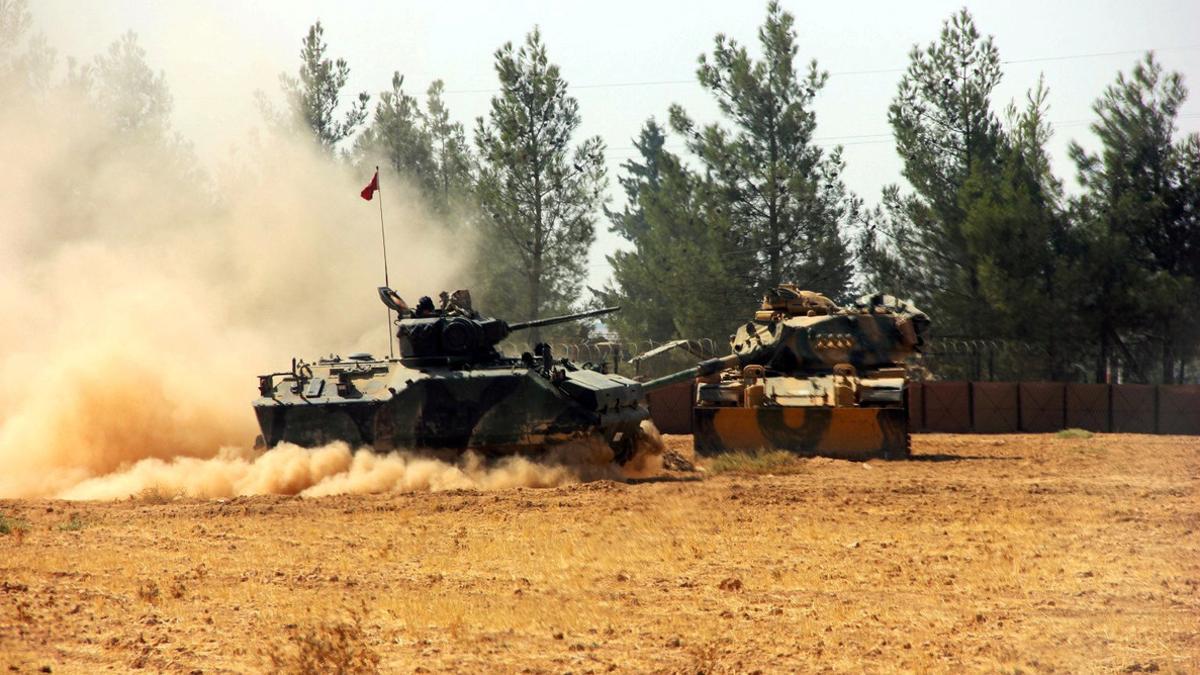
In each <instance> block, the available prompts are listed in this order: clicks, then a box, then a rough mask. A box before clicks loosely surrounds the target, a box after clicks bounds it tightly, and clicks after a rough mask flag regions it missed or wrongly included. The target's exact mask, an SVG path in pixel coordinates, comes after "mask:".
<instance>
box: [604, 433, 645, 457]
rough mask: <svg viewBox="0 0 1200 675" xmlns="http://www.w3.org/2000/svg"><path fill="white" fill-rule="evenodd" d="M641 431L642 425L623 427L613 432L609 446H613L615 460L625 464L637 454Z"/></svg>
mask: <svg viewBox="0 0 1200 675" xmlns="http://www.w3.org/2000/svg"><path fill="white" fill-rule="evenodd" d="M639 433H641V427H640V426H638V425H633V426H631V427H623V428H620V429H617V430H616V431H615V432H613V435H612V436H611V437H609V439H608V446H609V447H610V448H612V451H613V461H614V462H616V463H617V464H620V465H624V464H625V463H626V462H628V461H629V460H631V459H633V456H634V455H635V454H637V442H638V434H639Z"/></svg>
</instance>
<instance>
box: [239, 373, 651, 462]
mask: <svg viewBox="0 0 1200 675" xmlns="http://www.w3.org/2000/svg"><path fill="white" fill-rule="evenodd" d="M352 368H354V370H353V371H352V372H353V373H354V377H353V378H347V377H345V376H344V375H343V376H342V377H341V381H342V382H343V385H342V386H341V387H340V388H339V387H338V385H337V382H338V381H339V375H340V374H342V373H344V372H345V371H346V370H347V366H346V365H345V363H344V362H338V363H329V364H317V365H313V366H310V367H309V370H308V371H306V378H305V379H304V380H303V381H302V382H301V383H297V379H296V377H294V376H293V377H289V376H285V377H283V378H282V380H281V381H279V382H277V383H276V382H275V381H271V382H270V383H269V384H270V385H271V388H270V390H269V393H270V396H264V397H262V398H259V399H258V400H257V401H255V403H254V411H255V415H256V416H257V418H258V422H259V428H260V429H261V431H262V437H263V443H264V445H265V446H267V447H273V446H275V445H278V444H279V443H292V444H295V445H299V446H302V447H319V446H322V445H326V444H328V443H332V442H335V441H341V442H345V443H347V444H349V445H350V446H351V447H352V448H354V449H358V448H364V447H366V448H371V449H373V450H376V451H381V452H388V451H392V450H398V449H405V450H422V451H429V453H430V454H435V455H438V456H442V455H454V454H456V453H461V452H463V451H466V450H472V451H476V452H478V453H480V454H483V455H506V454H514V453H523V454H537V453H538V452H540V451H542V450H545V449H546V448H548V447H551V446H554V445H558V444H562V443H566V442H570V441H573V440H577V439H581V438H589V437H591V438H599V439H601V440H603V441H605V442H607V443H609V444H610V445H613V446H614V450H615V451H617V453H618V454H620V446H621V442H622V440H624V437H626V436H630V437H632V436H633V435H634V434H636V432H637V429H638V427H639V425H640V423H641V421H642V420H645V419H648V418H649V411H648V409H647V408H646V406H645V403H644V398H643V396H642V393H641V391H640V386H639V385H638V383H636V382H633V381H632V380H626V379H624V378H620V377H618V376H612V375H602V374H600V373H595V372H592V371H583V370H576V371H573V372H562V373H560V374H559V376H558V377H557V378H555V379H554V380H552V379H551V378H550V377H547V376H546V375H545V374H543V373H542V372H540V371H538V370H536V369H531V368H527V367H524V366H523V365H520V364H519V363H517V362H513V361H511V360H506V361H504V362H502V363H498V364H496V365H495V366H494V367H476V368H473V369H470V370H465V369H456V368H441V367H422V368H412V367H408V366H405V365H403V364H401V363H399V362H397V361H390V362H379V361H376V362H371V363H368V364H361V365H358V366H352ZM321 381H324V384H323V385H322V384H314V383H320V382H321ZM346 382H349V385H347V384H345V383H346Z"/></svg>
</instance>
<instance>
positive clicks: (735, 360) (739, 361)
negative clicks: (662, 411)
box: [642, 354, 749, 391]
mask: <svg viewBox="0 0 1200 675" xmlns="http://www.w3.org/2000/svg"><path fill="white" fill-rule="evenodd" d="M747 356H748V355H743V354H730V355H728V356H721V357H718V358H715V359H706V360H704V361H701V362H700V363H698V364H696V365H694V366H692V367H691V368H688V369H686V370H680V371H678V372H675V373H671V374H670V375H663V376H662V377H658V378H655V379H653V380H647V381H646V382H643V383H642V391H654V390H655V389H662V388H663V387H669V386H670V385H672V384H675V383H676V382H684V381H686V380H690V379H693V378H696V377H703V376H705V375H712V374H713V373H719V372H721V371H722V370H725V369H726V368H733V367H735V366H741V365H743V364H744V363H745V362H747V361H749V358H747Z"/></svg>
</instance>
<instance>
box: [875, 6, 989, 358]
mask: <svg viewBox="0 0 1200 675" xmlns="http://www.w3.org/2000/svg"><path fill="white" fill-rule="evenodd" d="M909 59H910V63H909V66H908V69H907V71H906V72H905V74H904V75H903V77H902V78H901V79H900V85H899V89H898V92H897V94H896V97H895V99H894V100H893V102H892V105H891V107H890V109H889V111H888V118H889V121H890V123H891V125H892V130H893V133H894V135H895V140H896V150H897V152H898V153H899V154H900V157H901V158H902V160H903V161H904V170H903V175H904V177H905V178H906V179H907V180H908V182H909V183H910V184H911V185H912V186H913V188H914V189H915V191H916V193H915V194H912V195H903V194H901V192H900V190H899V189H898V188H896V187H894V186H889V187H888V188H885V190H884V199H883V204H882V210H881V211H880V212H877V213H876V214H875V218H874V220H875V222H874V227H873V228H869V229H868V230H867V232H868V237H867V242H866V245H865V246H864V249H865V251H864V257H863V260H864V262H865V263H866V265H867V268H868V269H867V275H868V278H870V279H871V280H872V281H873V282H874V283H875V284H877V285H882V284H886V283H887V282H888V281H889V280H892V281H899V282H900V285H901V286H902V287H901V288H898V289H897V291H899V292H902V293H905V294H911V295H912V296H913V297H914V299H915V300H916V301H917V303H918V304H919V305H920V306H921V307H922V309H925V310H926V311H928V312H930V314H931V316H934V317H936V324H935V325H936V326H937V328H938V330H939V332H940V333H942V334H943V335H945V334H950V335H955V334H957V335H966V336H968V337H981V336H983V335H985V334H988V331H989V330H990V329H989V324H990V323H991V322H992V318H991V317H989V316H988V314H987V307H988V305H987V303H986V302H985V301H984V298H983V289H982V287H981V282H980V278H979V260H978V257H977V256H976V255H975V253H974V251H973V249H972V247H971V246H970V245H969V244H968V241H967V238H966V234H965V233H964V231H963V225H964V222H965V220H966V217H967V211H968V209H969V208H970V201H969V199H966V200H964V193H963V188H964V186H965V185H966V184H967V182H968V180H970V179H971V178H972V177H973V176H974V177H975V179H976V181H977V182H978V181H981V180H983V181H990V180H993V179H994V178H995V177H996V176H997V174H998V170H999V169H998V166H997V157H998V152H999V150H1000V148H1001V145H1002V143H1003V138H1002V136H1003V134H1002V129H1001V125H1000V122H999V119H998V118H997V117H996V115H995V114H994V113H993V112H992V109H991V94H992V90H993V89H994V88H995V86H996V85H997V84H998V83H999V81H1000V77H1001V72H1000V54H999V52H998V51H997V49H996V47H995V45H994V44H993V43H992V39H991V37H983V36H981V35H980V33H979V31H978V29H977V28H976V27H975V22H974V19H972V17H971V15H970V13H969V12H968V11H967V10H966V9H963V10H961V11H959V12H958V13H956V14H955V15H953V16H952V17H951V18H950V19H948V20H946V21H945V22H944V23H943V25H942V32H941V35H940V36H939V39H938V40H937V41H935V42H933V43H931V44H929V45H928V46H927V47H925V48H924V49H920V48H919V47H916V46H914V47H913V49H912V51H911V52H910V54H909ZM881 240H882V241H881ZM898 270H899V271H900V274H899V275H896V274H895V272H897V271H898ZM973 375H974V376H978V375H979V373H978V372H976V373H973Z"/></svg>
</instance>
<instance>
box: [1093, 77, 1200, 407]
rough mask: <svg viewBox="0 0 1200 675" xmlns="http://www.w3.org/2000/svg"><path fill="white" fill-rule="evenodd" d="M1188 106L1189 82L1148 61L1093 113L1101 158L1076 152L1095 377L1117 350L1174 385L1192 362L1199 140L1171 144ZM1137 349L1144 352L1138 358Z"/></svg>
mask: <svg viewBox="0 0 1200 675" xmlns="http://www.w3.org/2000/svg"><path fill="white" fill-rule="evenodd" d="M1186 99H1187V89H1186V87H1185V86H1184V84H1183V78H1182V77H1181V76H1180V75H1179V74H1178V73H1168V72H1164V70H1163V68H1162V65H1161V64H1160V63H1159V62H1158V61H1157V60H1156V59H1155V58H1154V56H1153V54H1147V55H1146V57H1145V58H1144V59H1143V60H1142V61H1140V62H1139V63H1137V64H1136V65H1135V66H1134V68H1133V69H1132V70H1131V71H1130V72H1129V74H1128V75H1126V74H1125V73H1121V74H1119V75H1118V77H1117V81H1116V82H1115V83H1114V84H1112V85H1110V86H1109V87H1108V88H1107V89H1106V90H1105V92H1104V94H1103V95H1102V96H1101V97H1100V99H1099V100H1097V101H1096V103H1095V104H1094V105H1093V110H1094V111H1095V113H1096V115H1097V116H1098V117H1099V121H1097V122H1095V123H1094V124H1092V131H1093V132H1094V133H1095V134H1096V136H1097V137H1098V138H1099V140H1100V143H1101V147H1102V150H1101V152H1100V154H1098V155H1097V154H1093V153H1088V152H1086V151H1085V150H1084V149H1083V148H1082V147H1081V146H1080V145H1079V144H1077V143H1073V144H1072V145H1071V148H1070V153H1071V157H1072V159H1073V161H1074V162H1075V164H1076V167H1077V168H1078V171H1079V182H1080V184H1081V185H1082V186H1083V187H1084V190H1085V192H1084V195H1083V196H1082V197H1081V198H1080V199H1079V200H1078V201H1077V202H1076V209H1077V212H1078V213H1079V215H1080V218H1081V221H1082V225H1083V227H1084V228H1085V233H1086V237H1087V245H1088V255H1089V258H1090V262H1091V266H1090V267H1091V270H1092V273H1093V274H1092V284H1093V287H1094V288H1095V294H1094V295H1093V296H1092V299H1091V303H1090V306H1089V310H1090V311H1091V312H1092V314H1093V315H1094V316H1095V318H1096V321H1095V326H1094V330H1095V332H1096V338H1097V340H1098V341H1099V343H1100V350H1099V354H1098V358H1097V363H1096V377H1097V378H1098V379H1100V378H1102V377H1103V376H1104V373H1105V371H1106V369H1107V367H1108V362H1109V359H1110V356H1111V354H1112V350H1113V348H1114V347H1115V348H1116V349H1117V350H1119V351H1120V353H1121V354H1122V357H1123V359H1124V360H1125V362H1126V364H1127V365H1128V366H1130V367H1131V368H1132V369H1133V370H1134V375H1135V377H1139V378H1144V379H1151V378H1152V368H1153V369H1154V370H1157V372H1158V379H1160V380H1161V381H1163V382H1168V383H1170V382H1173V381H1175V380H1176V379H1177V378H1178V377H1179V371H1180V370H1182V364H1183V363H1185V362H1186V361H1187V359H1189V358H1192V357H1194V356H1195V354H1196V342H1195V336H1196V333H1197V331H1198V328H1197V321H1198V319H1197V318H1196V317H1197V316H1198V314H1200V312H1198V310H1200V306H1198V304H1197V300H1196V297H1197V294H1198V291H1200V287H1198V280H1200V249H1198V246H1200V244H1197V242H1198V241H1200V224H1198V222H1197V220H1198V218H1197V215H1196V213H1197V212H1196V208H1195V207H1196V203H1197V200H1198V197H1197V194H1196V182H1197V177H1196V169H1197V165H1198V164H1200V161H1198V160H1197V159H1196V157H1197V154H1198V153H1197V149H1198V148H1200V136H1198V135H1197V134H1195V133H1193V134H1190V135H1189V136H1187V137H1185V138H1182V139H1178V140H1177V139H1176V138H1175V136H1176V118H1177V116H1178V114H1179V110H1180V108H1181V106H1182V104H1183V103H1184V101H1185V100H1186ZM1137 342H1141V343H1144V344H1145V346H1144V347H1142V348H1141V349H1140V350H1138V349H1136V348H1135V345H1131V343H1137ZM1135 351H1142V352H1147V353H1144V354H1142V355H1141V356H1139V355H1138V354H1136V353H1135ZM1150 351H1156V352H1157V354H1156V355H1154V356H1157V358H1154V357H1153V356H1152V355H1151V354H1149V353H1148V352H1150ZM1155 361H1156V362H1157V364H1156V366H1152V365H1151V364H1152V363H1153V362H1155Z"/></svg>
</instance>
